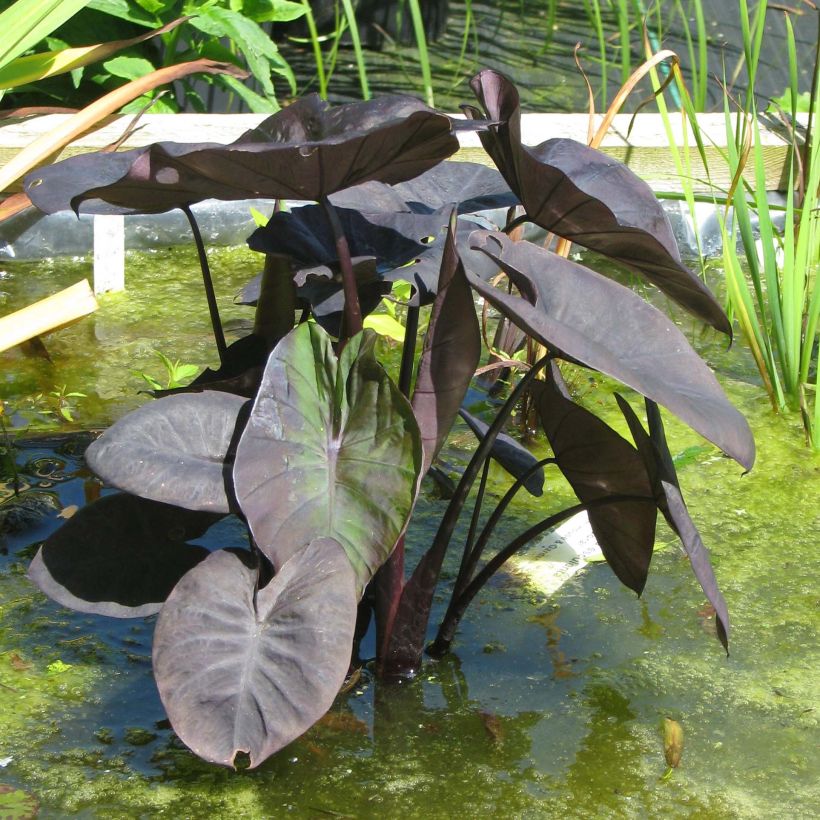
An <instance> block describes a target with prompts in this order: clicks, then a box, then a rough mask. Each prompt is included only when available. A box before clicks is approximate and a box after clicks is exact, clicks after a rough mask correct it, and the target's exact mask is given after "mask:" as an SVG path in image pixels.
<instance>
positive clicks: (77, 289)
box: [0, 279, 98, 351]
mask: <svg viewBox="0 0 820 820" xmlns="http://www.w3.org/2000/svg"><path fill="white" fill-rule="evenodd" d="M97 307H98V305H97V300H96V299H95V298H94V294H93V293H92V292H91V286H90V285H89V284H88V280H87V279H83V280H82V281H81V282H77V283H76V284H75V285H71V287H68V288H66V289H65V290H61V291H60V292H59V293H55V294H54V295H53V296H48V297H46V298H45V299H41V300H40V301H39V302H35V303H34V304H33V305H29V306H28V307H24V308H22V309H21V310H18V311H16V312H15V313H10V314H9V315H8V316H3V317H0V351H3V350H8V349H9V348H10V347H14V346H15V345H19V344H22V343H23V342H25V341H28V340H29V339H32V338H34V337H35V336H41V335H42V334H44V333H51V332H52V331H54V330H58V329H59V328H62V327H66V326H67V325H70V324H72V323H73V322H76V321H77V320H78V319H81V318H82V317H83V316H87V315H88V314H89V313H93V312H94V311H95V310H96V309H97Z"/></svg>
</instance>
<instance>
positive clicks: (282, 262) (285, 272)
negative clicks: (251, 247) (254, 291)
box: [253, 253, 296, 350]
mask: <svg viewBox="0 0 820 820" xmlns="http://www.w3.org/2000/svg"><path fill="white" fill-rule="evenodd" d="M295 312H296V285H295V284H294V283H293V271H292V270H291V264H290V260H289V259H288V258H287V257H285V256H280V255H278V254H272V253H268V254H265V267H264V269H263V270H262V283H261V285H260V286H259V299H258V300H257V302H256V315H255V316H254V321H253V333H254V336H259V337H260V338H262V339H264V340H265V343H266V346H267V349H268V350H273V348H274V347H276V345H277V344H278V342H279V340H280V339H282V338H284V336H286V335H287V334H288V333H290V331H291V330H292V329H293V318H294V314H295Z"/></svg>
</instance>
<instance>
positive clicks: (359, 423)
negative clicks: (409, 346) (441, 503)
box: [233, 322, 422, 591]
mask: <svg viewBox="0 0 820 820" xmlns="http://www.w3.org/2000/svg"><path fill="white" fill-rule="evenodd" d="M375 341H376V334H375V333H372V332H370V331H364V333H360V334H358V335H356V336H354V337H353V338H352V339H351V340H350V341H349V342H348V343H347V344H346V345H345V348H344V350H343V351H342V354H341V356H340V357H339V358H337V357H336V354H335V353H334V352H333V348H332V345H331V339H330V337H329V336H328V335H327V333H325V332H324V331H323V330H322V329H321V328H320V327H318V326H317V325H315V324H313V323H310V322H306V323H304V324H302V325H300V326H299V327H297V328H295V329H294V330H293V331H291V332H290V333H289V334H288V335H287V336H286V337H285V338H284V339H283V340H282V341H281V342H280V343H279V344H278V345H277V346H276V348H275V349H274V351H273V353H272V354H271V356H270V359H269V360H268V364H267V367H266V369H265V374H264V376H263V378H262V384H261V386H260V388H259V395H258V396H257V398H256V401H255V402H254V405H253V409H252V411H251V415H250V419H249V421H248V425H247V427H246V428H245V432H244V433H243V435H242V438H241V440H240V442H239V447H238V449H237V453H236V462H235V464H234V470H233V474H234V483H235V489H236V497H237V500H238V502H239V505H240V506H241V508H242V511H243V512H244V513H245V516H246V518H247V520H248V524H249V525H250V528H251V532H252V533H253V536H254V538H255V540H256V543H257V544H258V545H259V548H260V549H261V550H262V551H263V552H264V553H265V554H266V555H267V556H268V557H269V558H270V559H271V561H272V562H273V565H274V566H275V567H276V568H279V567H281V566H282V564H283V563H284V562H285V561H286V560H287V559H288V558H290V556H291V555H293V554H294V553H296V552H298V551H299V550H300V549H301V548H302V547H304V545H305V544H307V543H309V542H310V541H312V540H313V539H314V538H319V537H322V536H328V537H331V538H334V539H336V540H337V541H339V543H340V544H341V545H342V547H344V550H345V552H346V553H347V555H348V557H349V559H350V561H351V563H352V564H353V566H354V568H355V570H356V575H357V578H358V580H359V584H360V591H361V590H363V589H364V586H365V585H366V584H367V582H368V581H369V580H370V578H371V576H372V575H373V573H374V572H375V571H376V569H378V567H379V566H380V565H381V564H382V563H383V562H384V560H385V559H386V558H387V556H388V555H389V554H390V551H391V550H392V549H393V546H394V544H395V543H396V540H397V539H398V537H399V535H401V533H402V532H403V531H404V528H405V526H406V523H407V520H408V518H409V515H410V512H411V510H412V507H413V503H414V501H415V494H416V484H417V480H418V475H419V471H420V469H421V463H422V450H421V437H420V435H419V430H418V425H417V423H416V420H415V417H414V415H413V411H412V409H411V407H410V405H409V403H408V402H407V399H405V398H404V396H402V395H401V393H400V392H399V391H398V388H397V387H396V386H395V385H394V384H393V383H392V382H391V381H390V378H389V376H388V375H387V374H386V373H385V371H384V370H383V368H382V367H381V365H380V364H379V363H378V362H377V361H376V357H375V354H374V351H373V346H374V344H375Z"/></svg>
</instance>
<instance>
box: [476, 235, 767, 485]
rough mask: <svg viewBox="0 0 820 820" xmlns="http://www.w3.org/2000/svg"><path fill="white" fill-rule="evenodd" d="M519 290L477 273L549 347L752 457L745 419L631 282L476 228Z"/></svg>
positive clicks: (738, 454) (480, 287)
mask: <svg viewBox="0 0 820 820" xmlns="http://www.w3.org/2000/svg"><path fill="white" fill-rule="evenodd" d="M473 247H475V248H478V249H480V250H482V251H483V252H484V253H486V254H487V255H488V256H490V257H491V258H492V259H493V260H495V261H496V262H497V263H498V264H499V265H500V266H501V267H502V268H503V269H504V271H505V272H506V273H507V274H508V275H509V277H510V279H511V280H512V282H513V284H514V285H515V286H516V287H517V288H518V290H519V291H520V293H521V296H516V295H513V294H508V293H506V291H504V290H501V289H499V288H494V287H492V286H491V285H489V284H488V283H487V282H485V281H483V280H481V279H480V278H479V277H476V276H471V275H470V274H469V273H468V278H469V280H470V283H471V284H472V286H473V288H475V290H477V291H478V292H479V293H480V294H481V295H482V296H484V297H485V298H486V299H488V300H489V301H490V302H491V303H492V304H493V305H495V306H496V307H497V308H498V309H499V310H500V311H501V312H502V313H503V314H504V315H505V316H507V317H508V318H509V319H511V320H512V321H513V322H515V323H516V324H517V325H518V326H519V327H521V328H523V329H524V330H526V332H527V333H528V334H529V335H531V336H533V337H535V338H536V339H538V340H539V341H540V342H541V343H542V344H544V345H546V346H547V348H549V349H550V350H552V351H553V352H555V353H557V354H558V355H561V356H563V357H564V358H569V359H574V360H576V361H578V362H581V363H582V364H585V365H587V366H588V367H592V368H594V369H596V370H600V371H601V372H602V373H605V374H607V375H608V376H612V377H614V378H616V379H619V380H620V381H622V382H623V383H624V384H626V385H628V386H629V387H632V388H633V389H635V390H637V391H638V392H640V393H643V395H645V396H647V397H649V398H651V399H653V400H654V401H657V402H659V403H660V404H663V405H664V406H665V407H667V408H669V410H671V411H672V412H673V413H675V415H677V416H678V417H679V418H681V419H682V420H683V421H685V422H686V423H687V424H689V425H690V426H691V427H693V428H694V429H695V430H697V431H698V432H699V433H700V434H701V435H703V436H704V437H705V438H707V439H709V440H710V441H712V442H714V443H715V444H717V446H718V447H720V448H721V450H723V451H724V452H725V453H727V454H728V455H730V456H731V457H732V458H734V459H735V460H736V461H738V462H739V463H740V464H742V465H743V466H744V467H746V468H747V469H749V468H750V467H751V465H752V463H753V462H754V440H753V439H752V434H751V431H750V430H749V425H748V424H747V423H746V419H745V418H743V416H742V415H741V414H740V413H739V412H738V411H737V410H736V409H735V408H734V407H733V406H732V405H731V404H730V403H729V401H728V399H727V398H726V396H725V395H724V393H723V390H722V389H721V387H720V385H719V384H718V381H717V379H716V378H715V376H714V374H713V373H712V371H711V370H710V369H709V368H708V367H707V366H706V364H705V363H704V362H703V360H702V359H701V358H700V357H699V356H698V355H697V353H695V351H694V350H692V348H691V347H690V346H689V343H688V342H687V341H686V338H685V337H684V335H683V334H682V333H681V332H680V330H678V328H677V327H676V326H675V324H674V323H673V322H672V321H671V320H670V319H669V318H668V317H667V316H665V315H664V314H663V313H662V312H661V311H659V310H658V309H657V308H654V307H653V306H652V305H650V304H648V303H647V302H645V301H644V300H643V299H641V298H640V297H639V296H637V295H636V294H634V293H633V292H632V291H631V290H630V289H629V288H625V287H623V286H622V285H619V284H618V283H617V282H613V281H611V280H610V279H607V278H606V277H604V276H601V275H600V274H598V273H595V272H594V271H591V270H589V269H588V268H585V267H583V266H582V265H578V264H576V263H575V262H570V261H569V260H567V259H564V258H562V257H560V256H557V255H556V254H554V253H551V252H550V251H546V250H544V249H543V248H538V247H536V246H535V245H532V244H530V243H529V242H514V241H513V240H511V239H509V238H508V237H507V236H505V235H504V234H502V233H488V232H485V231H477V232H476V233H475V234H474V235H473Z"/></svg>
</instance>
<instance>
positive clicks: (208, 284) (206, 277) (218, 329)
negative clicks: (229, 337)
mask: <svg viewBox="0 0 820 820" xmlns="http://www.w3.org/2000/svg"><path fill="white" fill-rule="evenodd" d="M180 208H181V209H182V213H184V214H185V216H186V217H187V218H188V223H189V224H190V226H191V233H192V234H193V235H194V243H195V244H196V252H197V255H198V256H199V267H200V269H201V270H202V283H203V285H205V298H206V299H207V300H208V312H209V313H210V314H211V327H212V328H213V330H214V341H215V342H216V349H217V351H218V352H219V362H220V364H225V353H226V351H227V349H228V346H227V345H226V344H225V333H224V331H223V330H222V322H221V321H220V319H219V308H218V307H217V304H216V295H215V293H214V283H213V280H212V279H211V268H210V266H209V265H208V255H207V254H206V253H205V245H204V244H203V242H202V234H201V233H200V232H199V225H197V221H196V219H194V215H193V213H192V212H191V209H190V207H189V206H188V205H181V206H180Z"/></svg>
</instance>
